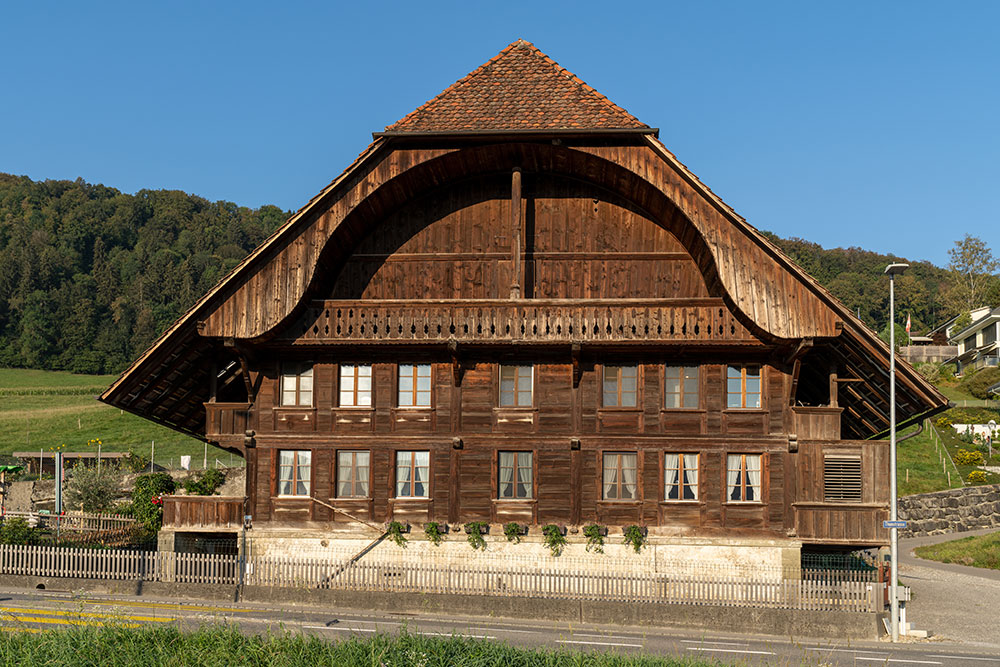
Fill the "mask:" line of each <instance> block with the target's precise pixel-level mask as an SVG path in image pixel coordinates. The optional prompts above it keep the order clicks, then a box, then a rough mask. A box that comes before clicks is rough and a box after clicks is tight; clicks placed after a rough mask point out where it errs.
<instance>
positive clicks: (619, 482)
mask: <svg viewBox="0 0 1000 667" xmlns="http://www.w3.org/2000/svg"><path fill="white" fill-rule="evenodd" d="M628 455H631V456H634V457H635V495H634V496H633V497H632V498H622V497H621V489H622V488H623V487H624V486H625V481H624V476H623V475H622V471H623V470H625V469H626V468H624V467H623V466H622V458H623V457H624V456H628ZM606 456H617V457H618V463H617V466H616V467H615V471H616V472H617V479H616V481H615V482H614V485H615V488H616V489H618V491H617V493H618V497H617V498H609V497H608V496H607V484H606V482H605V472H606V471H607V470H608V468H607V467H606V466H605V465H604V459H605V457H606ZM599 457H600V458H599V459H598V465H599V466H600V470H601V475H600V477H599V478H598V479H599V483H600V494H599V498H600V500H601V502H606V503H638V502H641V500H642V479H641V478H640V469H641V467H642V466H641V464H640V461H639V451H638V450H634V449H633V450H628V449H608V450H601V451H600V452H599Z"/></svg>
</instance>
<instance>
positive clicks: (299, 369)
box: [281, 362, 313, 406]
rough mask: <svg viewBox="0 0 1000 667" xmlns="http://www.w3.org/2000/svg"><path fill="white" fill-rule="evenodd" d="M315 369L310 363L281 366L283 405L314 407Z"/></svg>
mask: <svg viewBox="0 0 1000 667" xmlns="http://www.w3.org/2000/svg"><path fill="white" fill-rule="evenodd" d="M312 403H313V368H312V364H309V363H301V362H297V363H285V364H282V365H281V405H310V406H311V405H312Z"/></svg>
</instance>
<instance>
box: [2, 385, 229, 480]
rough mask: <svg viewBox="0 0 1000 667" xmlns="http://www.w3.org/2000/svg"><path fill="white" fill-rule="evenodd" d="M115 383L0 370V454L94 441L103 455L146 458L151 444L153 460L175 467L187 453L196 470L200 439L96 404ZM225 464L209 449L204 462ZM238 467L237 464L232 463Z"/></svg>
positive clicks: (72, 447)
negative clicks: (135, 455)
mask: <svg viewBox="0 0 1000 667" xmlns="http://www.w3.org/2000/svg"><path fill="white" fill-rule="evenodd" d="M115 379H117V376H114V375H73V374H72V373H64V372H59V371H38V370H25V369H17V368H0V455H10V454H12V453H13V452H21V451H29V452H37V451H39V450H45V451H48V450H49V448H50V447H52V448H55V447H57V446H59V445H62V444H65V445H66V448H65V451H71V452H73V451H76V452H80V451H87V441H88V440H91V439H95V438H96V439H99V440H101V442H102V443H103V445H102V451H108V452H128V451H134V452H136V453H137V454H142V455H143V456H147V457H148V456H149V453H150V443H151V442H154V441H155V443H156V462H157V463H159V464H160V465H163V466H169V465H170V464H171V463H173V464H174V465H175V466H176V465H179V461H180V457H181V455H183V454H190V455H191V456H192V462H193V465H195V466H200V465H201V463H202V460H203V456H204V455H205V446H204V444H203V443H202V442H200V441H199V440H195V439H194V438H191V437H188V436H186V435H182V434H180V433H178V432H176V431H173V430H171V429H168V428H166V427H164V426H159V425H157V424H154V423H153V422H150V421H146V420H145V419H141V418H140V417H136V416H135V415H132V414H129V413H127V412H123V411H121V410H118V409H115V408H112V407H111V406H108V405H105V404H103V403H99V402H98V401H97V400H96V398H95V397H96V396H97V395H98V394H99V393H101V392H102V391H104V390H105V389H107V388H108V386H109V385H110V384H111V383H112V382H114V380H115ZM216 458H218V459H219V460H220V461H222V462H223V463H225V464H227V465H228V464H229V462H230V454H229V453H228V452H224V451H223V450H221V449H218V448H216V447H209V448H208V459H209V464H210V465H211V463H212V462H213V461H214V460H215V459H216ZM234 462H235V463H236V464H237V465H238V464H239V463H240V460H239V459H238V458H237V459H235V461H234Z"/></svg>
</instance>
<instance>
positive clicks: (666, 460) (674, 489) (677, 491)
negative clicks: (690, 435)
mask: <svg viewBox="0 0 1000 667" xmlns="http://www.w3.org/2000/svg"><path fill="white" fill-rule="evenodd" d="M663 478H664V480H665V481H666V493H664V495H663V497H664V498H666V499H667V500H698V455H697V454H665V455H664V457H663Z"/></svg>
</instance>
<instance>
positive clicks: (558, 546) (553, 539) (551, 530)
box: [542, 523, 566, 556]
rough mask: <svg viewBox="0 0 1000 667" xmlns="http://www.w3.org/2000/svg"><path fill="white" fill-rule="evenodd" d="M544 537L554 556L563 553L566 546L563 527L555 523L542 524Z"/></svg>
mask: <svg viewBox="0 0 1000 667" xmlns="http://www.w3.org/2000/svg"><path fill="white" fill-rule="evenodd" d="M542 538H543V540H544V541H545V546H547V547H548V548H549V551H551V552H552V555H553V556H560V555H562V552H563V549H565V548H566V536H565V535H563V529H562V528H560V527H559V526H557V525H555V524H554V523H550V524H548V525H545V526H542Z"/></svg>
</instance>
